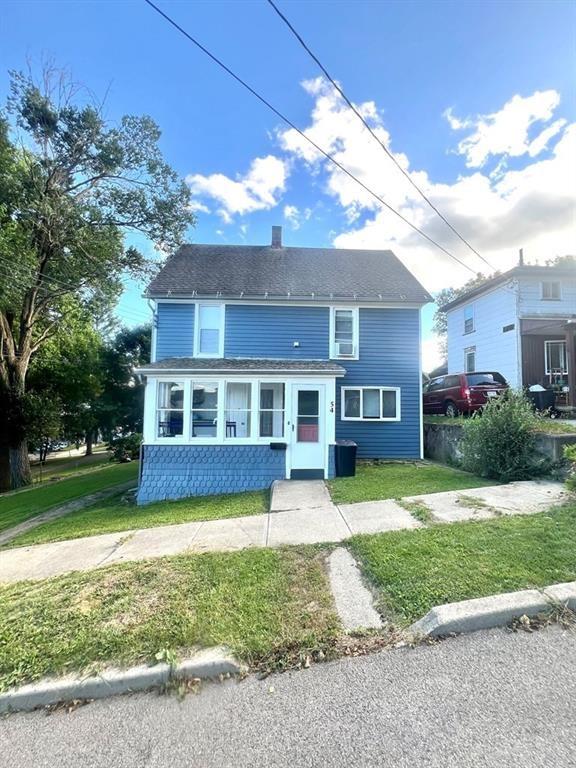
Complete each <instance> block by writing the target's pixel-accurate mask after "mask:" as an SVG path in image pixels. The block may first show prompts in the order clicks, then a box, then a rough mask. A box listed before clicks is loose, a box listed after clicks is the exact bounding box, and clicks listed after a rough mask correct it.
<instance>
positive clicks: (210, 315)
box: [198, 304, 222, 355]
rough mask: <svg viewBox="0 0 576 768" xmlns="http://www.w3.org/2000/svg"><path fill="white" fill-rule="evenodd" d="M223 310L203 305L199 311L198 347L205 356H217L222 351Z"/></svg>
mask: <svg viewBox="0 0 576 768" xmlns="http://www.w3.org/2000/svg"><path fill="white" fill-rule="evenodd" d="M221 312H222V310H221V308H220V307H219V306H212V305H209V304H201V305H200V307H199V309H198V323H199V325H200V327H199V329H198V346H199V349H198V351H199V353H200V354H203V355H217V354H218V352H219V349H220V317H221Z"/></svg>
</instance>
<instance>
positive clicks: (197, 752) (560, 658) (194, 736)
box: [0, 627, 576, 768]
mask: <svg viewBox="0 0 576 768" xmlns="http://www.w3.org/2000/svg"><path fill="white" fill-rule="evenodd" d="M0 754H1V755H2V764H3V766H4V768H40V767H41V766H58V767H59V768H78V766H82V768H109V766H115V767H116V768H142V766H147V767H148V768H195V767H196V766H197V767H198V768H229V766H234V768H260V767H262V768H306V767H309V768H339V767H340V766H348V767H349V768H371V766H381V768H420V767H422V768H424V767H425V768H480V767H481V768H509V767H511V766H530V768H560V767H561V766H562V768H570V767H571V766H575V765H576V636H575V634H574V633H572V632H568V631H565V630H564V631H563V630H560V629H558V628H557V627H550V628H548V629H545V630H541V631H540V632H535V633H533V634H527V633H524V632H519V633H516V634H515V633H511V632H509V631H506V630H492V631H489V632H477V633H475V634H473V635H467V636H464V635H463V636H460V637H456V638H452V639H450V640H446V641H444V642H442V643H440V644H438V645H434V646H419V647H418V648H415V649H402V650H395V651H384V652H381V653H376V654H373V655H370V656H365V657H361V658H352V659H350V658H349V659H342V660H340V661H336V662H332V663H330V664H318V665H315V666H313V667H312V668H310V669H308V670H302V671H300V672H293V673H286V674H283V675H273V676H271V677H269V678H267V679H265V680H260V681H259V680H257V679H256V678H255V677H250V678H248V679H247V680H245V681H243V682H241V683H236V682H227V683H224V684H209V685H207V686H205V688H204V690H202V691H201V693H200V694H199V695H188V696H187V697H185V698H184V699H183V700H181V701H180V700H179V699H178V697H177V696H175V695H172V696H163V695H158V694H157V693H151V694H141V695H134V696H125V697H119V698H113V699H107V700H101V701H96V702H93V703H92V704H89V705H88V706H85V707H81V708H79V709H77V710H76V711H73V712H71V713H70V714H67V713H66V712H65V711H63V710H61V711H58V712H55V713H54V714H52V715H50V716H49V717H47V716H46V715H45V713H44V712H36V713H31V714H26V715H25V714H21V715H12V716H10V717H8V718H7V719H6V720H4V721H3V722H2V723H1V724H0Z"/></svg>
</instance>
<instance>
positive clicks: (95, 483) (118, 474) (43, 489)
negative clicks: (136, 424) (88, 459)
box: [0, 462, 138, 531]
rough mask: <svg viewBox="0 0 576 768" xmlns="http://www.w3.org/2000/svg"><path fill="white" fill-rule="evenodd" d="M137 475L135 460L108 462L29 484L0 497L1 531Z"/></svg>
mask: <svg viewBox="0 0 576 768" xmlns="http://www.w3.org/2000/svg"><path fill="white" fill-rule="evenodd" d="M137 477H138V463H137V462H132V463H130V464H110V465H109V466H107V467H104V468H102V469H99V470H98V471H94V472H88V473H86V474H81V475H79V476H77V477H71V478H69V479H67V480H59V481H57V482H54V483H53V484H50V485H42V486H40V487H39V486H32V487H31V488H26V489H24V490H22V491H19V492H18V493H8V494H3V495H2V496H0V531H4V530H6V529H7V528H11V527H12V526H13V525H17V524H18V523H21V522H22V521H23V520H27V519H28V518H30V517H34V515H38V514H40V512H45V511H46V510H47V509H50V508H51V507H55V506H57V505H59V504H65V503H66V502H67V501H72V500H73V499H77V498H79V497H80V496H85V495H87V494H89V493H95V492H96V491H101V490H104V489H105V488H109V487H111V486H113V485H119V484H120V483H126V482H128V481H129V480H132V479H133V480H134V481H136V479H137Z"/></svg>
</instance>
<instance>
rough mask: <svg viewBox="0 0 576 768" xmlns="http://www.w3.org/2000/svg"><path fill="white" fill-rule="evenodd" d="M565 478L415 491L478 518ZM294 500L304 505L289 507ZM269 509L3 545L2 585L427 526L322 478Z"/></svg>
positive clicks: (525, 505) (510, 507)
mask: <svg viewBox="0 0 576 768" xmlns="http://www.w3.org/2000/svg"><path fill="white" fill-rule="evenodd" d="M567 496H568V494H567V493H566V491H565V490H564V488H563V486H562V484H561V483H552V482H522V483H511V484H510V485H507V486H494V487H486V488H474V489H471V490H468V491H451V492H448V493H436V494H427V495H424V496H414V497H412V498H411V499H410V501H412V502H418V504H419V506H422V505H425V507H426V508H427V509H428V510H429V512H430V515H431V518H432V520H433V521H434V522H442V523H445V522H452V521H455V520H470V519H472V520H474V519H483V518H487V517H494V516H496V515H501V514H507V515H509V514H532V513H535V512H540V511H544V510H546V509H548V508H549V507H551V506H552V505H554V504H557V503H560V502H561V501H563V500H565V499H566V498H567ZM293 504H298V505H300V506H298V507H296V508H291V506H292V505H293ZM276 508H281V509H282V511H278V512H274V511H271V512H270V513H268V514H265V515H254V516H251V517H238V518H230V519H227V520H209V521H205V522H194V523H183V524H180V525H165V526H161V527H157V528H144V529H140V530H132V531H120V532H118V533H109V534H105V535H101V536H90V537H86V538H82V539H73V540H70V541H60V542H54V543H51V544H37V545H35V546H30V547H19V548H16V549H8V550H4V551H0V583H7V582H15V581H22V580H24V579H44V578H48V577H51V576H56V575H59V574H62V573H68V572H70V571H85V570H90V569H92V568H98V567H100V566H103V565H110V564H112V563H119V562H129V561H136V560H145V559H147V558H151V557H161V556H163V555H174V554H178V553H181V552H191V553H192V552H216V551H222V552H228V551H234V550H238V549H244V548H246V547H277V546H282V545H285V544H315V543H320V542H339V541H344V540H345V539H348V538H350V536H353V535H355V534H357V533H379V532H383V531H392V530H400V529H411V528H418V527H421V525H422V523H420V522H418V520H416V519H415V518H414V517H412V515H411V514H410V512H409V511H408V510H407V509H405V508H404V507H402V506H401V504H400V503H397V502H395V501H393V500H391V499H388V500H384V501H371V502H364V503H361V504H346V505H342V506H336V505H335V504H333V503H332V501H331V500H330V498H329V496H328V493H327V491H326V488H325V486H324V483H323V482H322V481H321V480H309V481H304V480H303V481H282V482H280V483H278V484H275V485H274V488H273V494H272V503H271V510H273V509H276Z"/></svg>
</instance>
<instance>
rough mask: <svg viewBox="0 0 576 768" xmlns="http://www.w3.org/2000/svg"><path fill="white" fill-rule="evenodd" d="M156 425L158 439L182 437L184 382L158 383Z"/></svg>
mask: <svg viewBox="0 0 576 768" xmlns="http://www.w3.org/2000/svg"><path fill="white" fill-rule="evenodd" d="M156 424H157V432H156V434H157V435H158V437H182V435H183V426H184V382H182V381H161V382H159V384H158V400H157V406H156Z"/></svg>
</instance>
